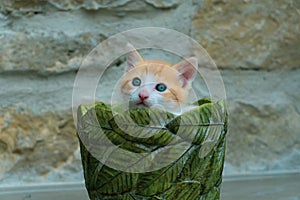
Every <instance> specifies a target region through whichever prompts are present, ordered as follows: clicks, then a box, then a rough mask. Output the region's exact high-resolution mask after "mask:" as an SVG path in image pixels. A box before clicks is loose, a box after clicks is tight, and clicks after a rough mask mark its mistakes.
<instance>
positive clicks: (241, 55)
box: [0, 0, 300, 184]
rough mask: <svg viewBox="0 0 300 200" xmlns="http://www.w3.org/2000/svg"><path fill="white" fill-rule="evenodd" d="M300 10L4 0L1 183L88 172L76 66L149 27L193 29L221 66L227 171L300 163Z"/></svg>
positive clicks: (0, 25)
mask: <svg viewBox="0 0 300 200" xmlns="http://www.w3.org/2000/svg"><path fill="white" fill-rule="evenodd" d="M299 16H300V4H299V2H298V1H297V0H294V1H293V0H284V1H280V0H275V1H274V0H266V1H251V0H244V1H242V0H241V1H225V0H213V1H208V0H203V1H201V0H200V1H195V0H188V1H179V0H171V1H166V0H162V1H158V0H141V1H133V0H116V1H100V0H86V1H84V0H79V1H71V0H62V1H58V0H3V1H1V3H0V44H1V46H0V85H1V90H0V97H1V98H0V160H1V165H0V184H8V183H12V184H16V182H18V183H20V184H21V183H24V182H26V183H34V182H59V181H79V180H82V178H83V177H82V173H81V163H80V155H79V148H78V142H77V138H76V134H75V126H74V123H73V118H72V113H71V102H72V88H73V82H74V79H75V76H76V72H77V70H78V67H79V65H80V62H81V61H82V59H83V58H84V56H85V55H87V54H88V53H89V52H90V51H91V50H92V49H93V48H94V47H95V46H96V45H97V44H98V43H99V42H101V41H103V40H104V39H106V38H108V37H109V36H111V35H113V34H116V33H119V32H121V31H125V30H128V29H131V28H136V27H143V26H159V27H166V28H171V29H175V30H177V31H180V32H182V33H185V34H187V35H190V36H192V37H193V38H195V39H196V40H197V41H199V43H200V44H201V45H203V46H204V47H205V48H206V49H207V51H208V52H209V54H210V55H211V56H212V58H213V59H214V60H215V62H216V64H217V65H218V66H219V68H220V70H221V74H222V75H223V80H224V83H225V87H226V90H227V91H226V92H227V102H228V108H229V115H230V126H229V132H228V140H227V141H228V144H227V155H226V166H225V174H227V175H230V174H245V173H247V174H257V173H276V172H286V171H299V170H300V167H299V166H300V160H299V156H300V134H299V130H300V125H299V123H298V122H299V121H300V106H299V102H300V93H299V88H300V82H299V77H300V69H299V66H300V55H299V49H300V40H299V38H300V21H299ZM120 70H121V69H120Z"/></svg>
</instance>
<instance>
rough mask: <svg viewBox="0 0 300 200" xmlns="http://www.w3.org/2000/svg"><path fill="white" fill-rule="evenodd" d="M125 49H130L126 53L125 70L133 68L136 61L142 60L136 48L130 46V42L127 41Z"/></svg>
mask: <svg viewBox="0 0 300 200" xmlns="http://www.w3.org/2000/svg"><path fill="white" fill-rule="evenodd" d="M126 48H127V50H128V51H130V52H128V54H127V66H126V67H125V72H128V71H130V70H131V69H133V68H134V67H135V66H136V64H137V63H138V62H141V61H143V58H142V57H141V55H140V54H139V53H138V52H137V50H136V49H135V48H134V46H132V44H130V43H127V46H126Z"/></svg>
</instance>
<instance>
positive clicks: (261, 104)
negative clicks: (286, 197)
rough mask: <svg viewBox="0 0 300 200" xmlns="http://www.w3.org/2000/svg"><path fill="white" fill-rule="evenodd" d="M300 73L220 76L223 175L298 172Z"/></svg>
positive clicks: (276, 71)
mask: <svg viewBox="0 0 300 200" xmlns="http://www.w3.org/2000/svg"><path fill="white" fill-rule="evenodd" d="M299 75H300V70H299V69H297V70H291V71H283V70H275V71H273V72H272V73H270V72H266V71H259V72H257V71H235V72H231V71H227V70H226V71H225V72H223V78H224V81H225V85H226V86H227V97H228V110H229V130H228V136H227V139H228V141H227V142H228V146H227V155H226V156H227V157H226V159H227V161H228V162H227V163H226V167H225V173H226V174H232V173H236V174H239V173H250V174H251V173H264V172H272V173H275V172H288V171H294V172H297V171H299V170H300V167H299V166H300V165H299V164H300V163H299V157H300V145H299V144H300V137H299V130H300V124H299V121H300V105H299V103H297V102H300V94H299V90H298V88H299V87H300V82H299V81H297V80H298V79H299Z"/></svg>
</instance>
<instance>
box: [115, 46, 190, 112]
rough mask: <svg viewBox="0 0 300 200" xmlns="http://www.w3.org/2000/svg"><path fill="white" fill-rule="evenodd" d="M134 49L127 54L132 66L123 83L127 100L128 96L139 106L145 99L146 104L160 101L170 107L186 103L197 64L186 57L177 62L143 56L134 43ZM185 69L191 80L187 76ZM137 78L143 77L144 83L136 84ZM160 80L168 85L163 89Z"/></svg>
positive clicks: (122, 88)
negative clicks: (144, 58)
mask: <svg viewBox="0 0 300 200" xmlns="http://www.w3.org/2000/svg"><path fill="white" fill-rule="evenodd" d="M131 49H132V52H131V53H130V54H129V56H130V57H128V58H127V60H128V68H127V69H126V70H125V74H124V76H123V77H122V79H121V81H120V83H119V89H120V93H121V94H122V96H123V97H124V98H125V100H126V99H127V100H128V101H129V102H130V103H131V104H132V105H133V107H138V108H139V106H140V105H141V103H142V106H143V107H151V106H153V105H157V104H159V105H162V106H163V107H165V108H166V110H168V111H172V110H173V109H178V108H180V106H182V105H184V104H185V103H186V100H187V97H188V94H189V89H190V88H191V85H190V83H191V81H192V80H193V78H194V74H193V73H194V72H195V70H193V66H192V65H191V66H192V67H191V66H189V64H187V63H186V62H184V61H183V62H180V63H178V64H176V65H174V66H173V65H172V64H170V63H167V62H164V61H159V60H143V59H142V57H141V56H140V55H139V54H138V52H137V51H136V50H135V49H133V47H132V48H131ZM186 69H187V70H189V71H187V70H186ZM191 69H192V70H191ZM182 71H183V72H182ZM185 71H187V73H186V76H187V78H190V80H186V79H185V74H184V73H185ZM191 75H192V77H191ZM135 78H138V79H139V80H140V85H134V84H133V82H132V81H133V80H134V79H135ZM160 84H163V85H165V86H166V88H167V89H166V90H164V91H159V90H158V89H157V86H158V85H160ZM142 91H146V92H142ZM141 94H143V95H145V94H146V96H147V97H146V98H145V99H142V97H141Z"/></svg>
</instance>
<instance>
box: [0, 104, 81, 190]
mask: <svg viewBox="0 0 300 200" xmlns="http://www.w3.org/2000/svg"><path fill="white" fill-rule="evenodd" d="M66 113H68V112H66ZM74 129H75V127H74V123H73V118H72V117H71V116H70V115H67V114H64V115H58V114H56V113H46V114H42V115H34V114H32V113H27V112H26V111H15V110H14V109H13V108H8V109H7V110H6V111H5V112H3V113H2V114H1V115H0V152H1V153H0V159H1V167H0V175H1V176H0V178H1V180H0V183H1V184H4V183H5V184H8V183H13V182H12V181H16V180H18V181H22V182H23V181H25V182H27V183H34V182H36V181H37V180H39V179H40V181H43V179H44V180H45V179H46V180H56V181H57V180H64V179H68V180H72V179H73V180H75V179H76V178H80V177H81V176H80V174H81V173H80V172H81V167H80V164H81V163H80V153H79V149H78V141H77V139H76V134H75V132H74ZM24 172H26V173H24ZM53 172H56V173H53ZM66 172H68V173H66ZM71 172H72V175H70V177H68V175H69V174H70V173H71ZM32 174H34V175H35V176H32Z"/></svg>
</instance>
